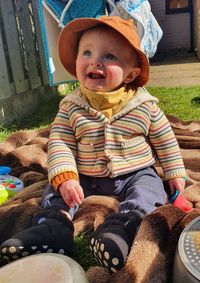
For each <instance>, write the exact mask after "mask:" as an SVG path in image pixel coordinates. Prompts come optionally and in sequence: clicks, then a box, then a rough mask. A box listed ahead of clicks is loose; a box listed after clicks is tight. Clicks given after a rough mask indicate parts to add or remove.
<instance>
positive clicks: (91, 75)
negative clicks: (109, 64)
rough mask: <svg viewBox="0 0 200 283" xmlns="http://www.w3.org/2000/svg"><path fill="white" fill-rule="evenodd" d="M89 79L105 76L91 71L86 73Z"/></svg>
mask: <svg viewBox="0 0 200 283" xmlns="http://www.w3.org/2000/svg"><path fill="white" fill-rule="evenodd" d="M87 76H88V77H89V78H90V79H95V80H96V79H98V80H99V79H104V78H105V76H104V75H102V74H97V73H92V72H90V73H89V74H88V75H87Z"/></svg>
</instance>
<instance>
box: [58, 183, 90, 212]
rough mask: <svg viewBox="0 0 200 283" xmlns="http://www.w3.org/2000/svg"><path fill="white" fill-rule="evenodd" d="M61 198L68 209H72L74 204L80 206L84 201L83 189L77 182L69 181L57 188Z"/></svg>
mask: <svg viewBox="0 0 200 283" xmlns="http://www.w3.org/2000/svg"><path fill="white" fill-rule="evenodd" d="M59 190H60V193H61V196H62V198H63V199H64V201H65V203H66V204H67V205H69V207H74V202H76V203H77V204H78V205H80V204H81V203H82V201H83V199H84V194H83V189H82V187H81V186H80V184H79V182H78V181H76V180H74V179H70V180H68V181H66V182H64V183H63V184H62V185H60V187H59Z"/></svg>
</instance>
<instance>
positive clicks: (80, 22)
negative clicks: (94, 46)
mask: <svg viewBox="0 0 200 283" xmlns="http://www.w3.org/2000/svg"><path fill="white" fill-rule="evenodd" d="M99 24H103V25H106V26H109V27H110V28H112V29H114V30H115V31H116V32H118V33H119V34H121V36H122V37H124V38H125V39H126V40H127V41H128V43H129V44H130V45H131V47H132V48H133V49H134V51H135V52H136V54H137V56H138V58H139V68H140V69H141V72H140V74H139V75H138V77H137V78H136V79H135V80H134V81H133V82H132V84H133V85H134V86H138V87H139V86H140V87H142V86H144V85H145V84H146V83H147V82H148V80H149V62H148V59H147V57H146V55H145V54H144V53H143V52H142V50H141V49H140V39H139V36H138V34H137V31H136V27H135V26H134V25H133V20H124V19H122V18H120V17H118V16H101V17H99V18H98V19H97V18H79V19H75V20H73V21H71V22H69V23H68V24H67V25H66V26H65V27H64V29H63V30H62V31H61V33H60V36H59V41H58V51H59V56H60V60H61V62H62V64H63V66H64V67H65V69H66V70H67V71H68V72H69V73H70V74H71V75H73V76H74V77H76V57H77V49H78V44H79V39H80V37H81V35H82V33H83V32H84V31H85V30H86V29H88V28H91V27H95V26H97V25H99ZM130 84H131V83H130Z"/></svg>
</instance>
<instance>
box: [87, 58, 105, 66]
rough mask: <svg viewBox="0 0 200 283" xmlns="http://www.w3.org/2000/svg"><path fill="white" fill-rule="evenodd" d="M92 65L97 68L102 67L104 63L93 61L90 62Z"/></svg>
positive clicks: (97, 60)
mask: <svg viewBox="0 0 200 283" xmlns="http://www.w3.org/2000/svg"><path fill="white" fill-rule="evenodd" d="M90 65H91V66H97V67H100V66H102V63H101V61H100V60H99V59H94V58H93V59H92V60H91V61H90Z"/></svg>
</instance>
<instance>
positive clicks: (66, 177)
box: [51, 171, 79, 190]
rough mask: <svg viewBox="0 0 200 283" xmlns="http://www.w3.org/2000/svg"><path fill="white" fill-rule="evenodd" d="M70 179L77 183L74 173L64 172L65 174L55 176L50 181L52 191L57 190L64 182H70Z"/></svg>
mask: <svg viewBox="0 0 200 283" xmlns="http://www.w3.org/2000/svg"><path fill="white" fill-rule="evenodd" d="M71 179H75V180H77V181H79V179H78V176H77V174H76V173H74V172H71V171H66V172H63V173H60V174H58V175H57V176H55V177H54V178H53V179H52V180H51V184H52V186H53V187H54V189H55V190H57V189H58V187H59V186H60V185H62V184H63V183H64V182H66V181H68V180H71Z"/></svg>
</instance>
